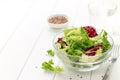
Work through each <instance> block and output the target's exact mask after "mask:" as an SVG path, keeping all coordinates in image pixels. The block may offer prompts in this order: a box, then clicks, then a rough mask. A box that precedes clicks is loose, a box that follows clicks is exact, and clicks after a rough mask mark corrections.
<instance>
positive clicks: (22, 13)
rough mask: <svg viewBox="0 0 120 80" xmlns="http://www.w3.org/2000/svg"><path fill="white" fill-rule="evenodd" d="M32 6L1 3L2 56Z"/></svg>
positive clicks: (0, 48)
mask: <svg viewBox="0 0 120 80" xmlns="http://www.w3.org/2000/svg"><path fill="white" fill-rule="evenodd" d="M21 5H22V6H21ZM30 5H31V3H24V2H19V3H18V2H17V1H16V2H9V1H0V54H1V53H2V50H3V49H4V47H5V46H6V44H7V43H8V41H9V40H10V39H11V37H12V36H13V34H14V33H15V31H16V30H17V28H18V27H19V26H20V25H21V24H22V22H23V21H24V19H25V17H26V13H27V12H28V10H29V6H30Z"/></svg>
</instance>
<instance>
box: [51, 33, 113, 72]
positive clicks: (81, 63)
mask: <svg viewBox="0 0 120 80" xmlns="http://www.w3.org/2000/svg"><path fill="white" fill-rule="evenodd" d="M60 37H63V32H60V33H58V34H57V35H56V36H55V37H54V39H53V46H54V51H55V54H56V55H57V56H58V58H59V59H60V61H61V62H62V63H63V64H64V66H65V67H67V68H69V69H70V70H71V69H72V70H75V71H80V72H86V71H91V70H95V69H97V68H99V67H100V66H101V65H102V63H104V62H106V61H107V60H108V59H109V57H110V55H111V51H112V47H113V39H112V38H111V36H109V35H108V40H109V42H110V44H111V48H110V49H109V50H108V51H106V52H104V53H102V54H101V55H96V56H89V57H81V56H72V55H69V54H67V53H65V52H61V51H60V50H59V49H58V48H57V47H56V44H55V42H57V39H58V38H60ZM95 59H96V61H94V60H95ZM85 60H89V62H85Z"/></svg>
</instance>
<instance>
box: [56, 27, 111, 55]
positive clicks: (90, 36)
mask: <svg viewBox="0 0 120 80" xmlns="http://www.w3.org/2000/svg"><path fill="white" fill-rule="evenodd" d="M63 44H64V45H63ZM56 46H57V48H58V49H59V50H61V51H62V52H66V53H67V54H69V55H72V56H95V55H97V54H102V53H104V52H106V51H107V50H108V49H110V48H111V44H110V42H109V41H108V34H107V32H106V31H105V30H101V32H100V33H99V34H97V32H96V30H95V29H94V27H91V26H87V27H82V26H81V27H79V28H70V29H65V30H64V35H63V37H61V38H58V41H57V42H56Z"/></svg>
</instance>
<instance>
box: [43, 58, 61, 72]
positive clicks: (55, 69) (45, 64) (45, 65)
mask: <svg viewBox="0 0 120 80" xmlns="http://www.w3.org/2000/svg"><path fill="white" fill-rule="evenodd" d="M53 64H54V63H53V61H52V60H49V61H48V62H46V61H45V62H43V63H42V69H44V70H49V71H53V72H62V71H63V68H61V67H59V66H56V67H54V66H53Z"/></svg>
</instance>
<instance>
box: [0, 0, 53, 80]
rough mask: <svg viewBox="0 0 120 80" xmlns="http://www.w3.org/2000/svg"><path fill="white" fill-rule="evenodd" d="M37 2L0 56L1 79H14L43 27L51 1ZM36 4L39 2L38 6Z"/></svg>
mask: <svg viewBox="0 0 120 80" xmlns="http://www.w3.org/2000/svg"><path fill="white" fill-rule="evenodd" d="M37 2H38V1H37ZM37 2H35V3H34V4H33V7H34V8H33V7H32V9H30V14H28V16H29V17H28V18H27V19H25V21H24V22H23V24H22V25H20V27H19V28H18V29H17V31H16V32H15V33H14V35H13V37H12V38H11V39H10V40H9V42H8V43H7V45H6V47H5V48H4V50H3V52H2V54H1V56H0V75H2V76H1V77H0V79H1V80H8V79H9V80H16V78H17V77H18V75H19V72H20V71H21V69H22V67H23V66H24V64H25V61H26V59H27V58H28V56H29V55H30V53H31V51H32V49H33V48H34V46H35V44H36V41H37V39H38V38H39V36H40V33H41V31H42V28H44V25H43V24H42V23H44V22H46V17H47V16H48V15H47V14H48V12H49V9H51V7H52V6H51V5H52V2H51V1H50V2H51V3H46V2H47V0H46V1H43V2H42V3H40V2H39V3H37ZM36 4H39V7H38V6H36ZM46 5H47V7H46ZM43 8H44V9H43ZM47 8H48V9H47ZM44 16H46V17H44ZM6 76H7V77H6Z"/></svg>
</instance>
